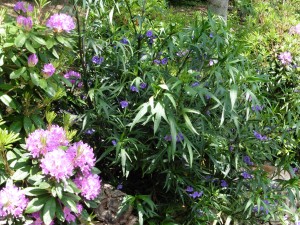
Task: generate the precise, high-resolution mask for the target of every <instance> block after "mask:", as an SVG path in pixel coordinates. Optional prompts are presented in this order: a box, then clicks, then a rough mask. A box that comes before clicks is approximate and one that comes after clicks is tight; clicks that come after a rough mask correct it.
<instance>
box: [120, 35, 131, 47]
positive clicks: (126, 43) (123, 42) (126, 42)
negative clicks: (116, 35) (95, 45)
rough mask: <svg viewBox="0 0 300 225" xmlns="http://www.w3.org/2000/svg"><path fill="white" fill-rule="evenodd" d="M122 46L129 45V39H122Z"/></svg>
mask: <svg viewBox="0 0 300 225" xmlns="http://www.w3.org/2000/svg"><path fill="white" fill-rule="evenodd" d="M120 42H121V43H122V44H124V45H129V41H128V39H127V38H125V37H124V38H122V39H121V41H120Z"/></svg>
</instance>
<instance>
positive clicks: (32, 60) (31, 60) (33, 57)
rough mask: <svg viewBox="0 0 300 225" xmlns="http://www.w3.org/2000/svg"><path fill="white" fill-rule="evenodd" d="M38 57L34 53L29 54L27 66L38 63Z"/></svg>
mask: <svg viewBox="0 0 300 225" xmlns="http://www.w3.org/2000/svg"><path fill="white" fill-rule="evenodd" d="M38 61H39V59H38V57H37V55H36V54H31V55H30V56H29V57H28V66H29V67H34V66H35V65H36V64H37V63H38Z"/></svg>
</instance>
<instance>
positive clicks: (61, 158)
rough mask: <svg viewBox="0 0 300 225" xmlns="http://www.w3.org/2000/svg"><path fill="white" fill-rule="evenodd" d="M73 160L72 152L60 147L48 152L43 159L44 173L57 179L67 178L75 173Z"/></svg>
mask: <svg viewBox="0 0 300 225" xmlns="http://www.w3.org/2000/svg"><path fill="white" fill-rule="evenodd" d="M73 160H74V159H73V158H72V157H71V155H70V154H67V153H66V152H65V151H64V150H62V149H60V148H57V149H55V150H53V151H52V152H47V153H46V154H45V155H44V158H42V159H41V165H40V166H41V168H42V173H43V174H45V175H47V174H49V175H50V176H51V177H54V178H55V179H56V180H57V181H60V180H65V179H67V178H69V177H70V176H72V175H73V169H74V166H73Z"/></svg>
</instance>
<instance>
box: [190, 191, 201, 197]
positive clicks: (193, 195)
mask: <svg viewBox="0 0 300 225" xmlns="http://www.w3.org/2000/svg"><path fill="white" fill-rule="evenodd" d="M202 195H203V191H200V192H198V191H195V192H194V193H192V194H190V196H191V197H193V198H200V197H201V196H202Z"/></svg>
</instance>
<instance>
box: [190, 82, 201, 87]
mask: <svg viewBox="0 0 300 225" xmlns="http://www.w3.org/2000/svg"><path fill="white" fill-rule="evenodd" d="M199 85H200V83H199V82H197V81H195V82H194V83H192V84H191V87H197V86H199Z"/></svg>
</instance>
